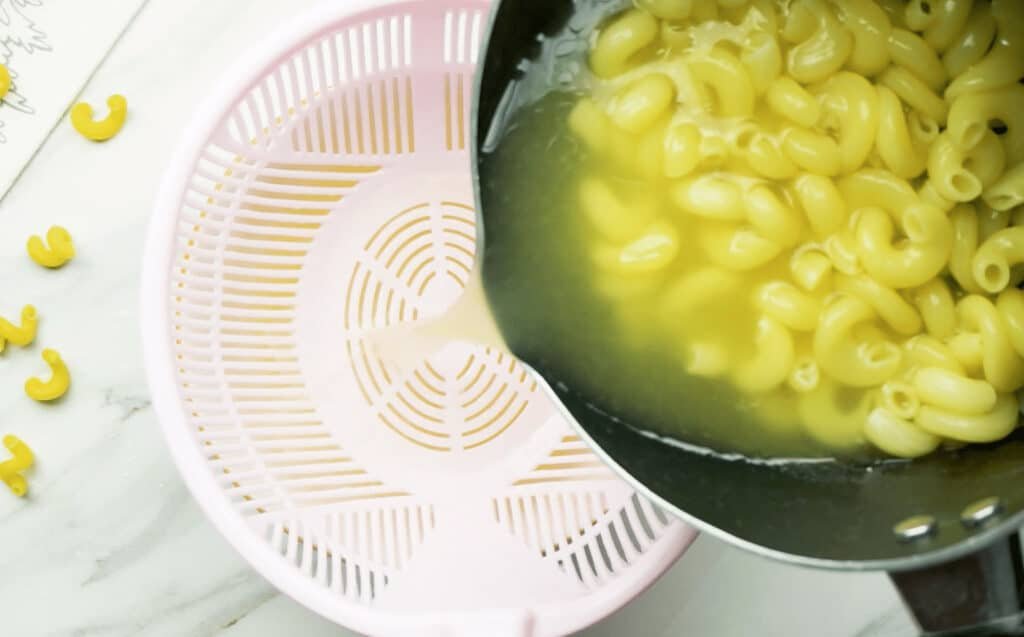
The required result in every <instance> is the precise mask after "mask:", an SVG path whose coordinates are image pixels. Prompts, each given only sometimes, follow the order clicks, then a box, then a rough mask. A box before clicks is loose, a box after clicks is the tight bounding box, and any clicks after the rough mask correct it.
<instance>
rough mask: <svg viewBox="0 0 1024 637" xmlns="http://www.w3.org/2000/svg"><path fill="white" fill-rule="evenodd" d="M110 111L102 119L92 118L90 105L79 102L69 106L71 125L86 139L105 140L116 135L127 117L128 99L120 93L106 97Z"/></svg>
mask: <svg viewBox="0 0 1024 637" xmlns="http://www.w3.org/2000/svg"><path fill="white" fill-rule="evenodd" d="M107 107H108V108H109V109H110V112H109V113H108V114H107V116H106V117H105V118H104V119H101V120H99V121H95V120H93V110H92V106H90V105H89V104H87V103H85V102H79V103H78V104H75V105H74V106H73V107H72V108H71V125H72V126H74V127H75V130H76V131H78V132H79V133H80V134H81V135H82V136H83V137H85V138H86V139H89V140H92V141H94V142H105V141H107V140H109V139H111V138H113V137H114V135H117V133H118V132H120V130H121V127H122V126H124V122H125V120H126V119H127V118H128V100H126V99H125V98H124V97H123V96H121V95H111V96H110V98H108V99H107Z"/></svg>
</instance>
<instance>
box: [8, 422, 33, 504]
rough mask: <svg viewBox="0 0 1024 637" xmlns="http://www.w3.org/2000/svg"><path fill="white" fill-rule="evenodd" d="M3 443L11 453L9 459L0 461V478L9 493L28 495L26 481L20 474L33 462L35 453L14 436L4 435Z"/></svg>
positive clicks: (19, 495) (20, 496)
mask: <svg viewBox="0 0 1024 637" xmlns="http://www.w3.org/2000/svg"><path fill="white" fill-rule="evenodd" d="M3 443H4V447H6V448H7V451H9V452H10V453H11V459H10V460H5V461H3V462H0V480H3V481H4V484H6V485H7V488H8V489H10V490H11V493H13V494H14V495H16V496H18V497H19V498H23V497H25V496H26V495H28V481H27V480H26V479H25V476H23V475H22V474H23V473H24V472H25V471H27V470H28V469H30V468H31V467H32V465H33V464H35V454H33V453H32V449H30V448H29V446H28V445H26V444H25V443H24V442H22V441H21V440H20V439H18V438H16V437H14V436H10V435H8V436H4V439H3Z"/></svg>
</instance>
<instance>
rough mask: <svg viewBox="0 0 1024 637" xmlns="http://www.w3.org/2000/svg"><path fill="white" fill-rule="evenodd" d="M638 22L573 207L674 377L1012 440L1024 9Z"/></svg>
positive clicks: (807, 414) (828, 409) (899, 440)
mask: <svg viewBox="0 0 1024 637" xmlns="http://www.w3.org/2000/svg"><path fill="white" fill-rule="evenodd" d="M636 5H637V8H635V9H632V10H629V11H627V12H625V13H623V14H621V15H620V16H618V17H616V18H614V19H613V20H612V21H611V22H610V23H609V24H607V25H606V26H604V27H603V28H602V29H601V31H600V32H599V34H598V35H597V37H596V38H595V39H594V41H593V42H594V44H593V48H592V50H591V53H590V67H591V69H592V71H593V73H594V75H595V76H596V78H595V80H594V83H593V85H592V91H591V94H590V95H588V96H586V97H583V98H581V99H580V100H579V102H578V103H577V105H576V108H575V109H574V111H573V112H572V114H571V116H570V120H569V128H570V130H571V131H572V132H573V133H574V134H575V135H576V136H577V137H578V138H580V139H581V140H582V141H583V142H584V144H585V146H586V148H588V149H589V151H590V153H591V154H592V155H593V156H594V157H595V158H596V159H597V160H598V162H599V164H598V167H597V168H596V169H595V170H594V171H593V173H592V174H590V175H589V176H587V177H585V178H584V180H583V182H582V183H581V186H580V190H579V202H580V209H581V210H582V213H583V216H584V219H585V220H586V223H587V225H588V227H589V228H590V235H591V236H589V238H588V241H589V244H590V253H591V256H592V262H593V264H594V267H595V268H596V269H597V270H598V271H600V273H601V274H600V277H608V276H615V277H618V278H616V280H617V281H620V282H621V283H622V286H621V287H624V288H630V287H634V288H635V289H637V290H640V289H643V290H644V291H645V294H647V293H650V294H652V295H654V297H655V298H659V299H660V300H658V301H657V303H658V304H659V305H658V307H659V308H660V309H659V311H658V312H655V313H654V315H657V316H658V317H660V318H659V320H660V324H661V325H662V327H663V328H664V329H665V330H666V331H667V332H668V334H669V335H670V337H671V338H676V339H678V341H679V347H678V349H679V351H681V352H685V354H684V356H683V358H684V360H685V364H684V366H683V367H684V368H685V370H686V373H689V374H692V375H698V376H703V377H707V378H714V379H716V380H715V381H714V382H720V383H730V384H732V386H733V387H734V388H735V389H736V391H738V392H739V393H740V394H741V395H743V396H744V397H745V399H746V400H749V402H750V404H751V405H752V408H753V409H754V410H755V411H757V410H758V409H759V406H763V413H764V422H765V427H766V428H771V427H773V426H776V425H777V422H776V421H777V420H778V417H779V413H782V412H779V409H778V406H779V405H784V404H787V405H792V406H793V407H792V414H793V415H794V416H793V417H795V418H799V419H800V420H801V423H802V425H803V428H804V432H805V433H806V435H807V436H808V437H810V438H811V439H814V440H817V441H819V442H820V443H821V444H823V445H826V446H829V447H833V448H839V449H848V448H854V447H858V446H862V445H865V444H870V445H873V446H874V447H875V448H877V449H878V450H880V451H881V452H883V453H886V454H890V455H894V456H899V457H905V458H912V457H917V456H922V455H926V454H928V453H931V452H933V451H935V450H936V449H938V448H940V447H942V446H943V445H949V446H956V445H959V444H962V443H972V442H991V441H994V440H998V439H1000V438H1002V437H1004V436H1006V435H1008V434H1009V433H1010V432H1011V431H1012V430H1013V429H1014V428H1015V427H1016V426H1017V421H1018V399H1017V397H1016V393H1017V392H1021V391H1022V389H1024V292H1022V291H1021V290H1019V289H1017V287H1016V286H1017V285H1018V284H1019V283H1021V281H1022V280H1024V2H1020V1H1019V0H992V1H991V2H955V1H947V2H926V1H925V0H912V1H910V2H901V1H899V0H884V1H881V2H877V1H875V0H843V1H840V0H793V1H792V2H789V3H778V2H774V1H773V0H754V1H753V2H750V1H745V0H719V1H718V2H698V1H697V0H636ZM637 180H639V183H637ZM626 183H629V184H630V185H628V186H627V185H625V184H626ZM638 193H639V194H638ZM52 243H53V241H52V240H51V244H52ZM600 277H599V278H600ZM622 277H626V278H622ZM600 280H605V279H603V278H601V279H600ZM599 293H600V292H599ZM607 297H608V300H609V302H612V303H617V302H622V303H638V302H643V300H642V299H643V298H647V297H644V296H642V295H641V296H638V295H624V294H622V293H617V294H615V295H612V294H608V295H607ZM638 299H639V300H638ZM724 303H732V304H734V305H735V307H733V308H732V310H731V311H732V312H733V313H734V314H735V315H736V316H734V317H732V318H730V319H729V320H727V321H717V322H716V320H715V319H712V318H708V317H710V316H712V315H713V316H718V317H720V316H721V315H720V314H713V312H712V310H713V309H714V308H716V307H721V306H722V304H724ZM851 397H852V398H851ZM772 423H775V424H772Z"/></svg>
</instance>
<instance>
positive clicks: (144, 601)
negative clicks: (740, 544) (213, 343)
mask: <svg viewBox="0 0 1024 637" xmlns="http://www.w3.org/2000/svg"><path fill="white" fill-rule="evenodd" d="M317 1H318V0H290V1H289V2H279V1H277V0H149V3H148V6H147V7H146V8H144V9H143V11H142V12H141V14H140V15H139V17H138V18H137V20H136V21H135V23H134V24H133V25H132V26H131V27H130V28H129V30H128V31H127V33H126V35H125V36H124V38H123V39H122V40H121V41H120V43H119V44H118V45H117V46H116V47H115V49H114V50H113V52H112V54H111V55H110V56H109V58H108V59H107V60H106V61H105V62H104V64H103V65H102V66H101V67H100V68H99V70H98V71H97V73H96V74H95V75H94V77H93V78H92V80H91V81H90V83H89V84H88V86H87V88H86V90H85V93H84V95H83V97H84V98H85V99H88V100H93V101H97V102H101V103H102V101H103V100H105V98H106V96H107V95H108V94H110V93H113V92H121V93H123V94H125V95H126V96H128V97H129V100H130V102H131V119H130V121H129V123H128V124H127V126H126V128H125V130H124V131H123V132H122V134H121V135H120V136H119V137H118V138H116V139H115V140H114V141H113V142H111V143H109V144H106V145H102V146H96V145H92V144H90V143H88V142H85V141H84V140H83V139H82V138H80V137H79V136H78V135H77V134H76V133H75V132H74V131H73V130H72V129H71V127H70V125H68V124H67V122H66V121H64V122H62V123H61V124H60V125H58V126H57V127H56V129H55V130H54V131H53V133H52V135H51V136H50V138H49V139H48V141H47V142H46V144H45V145H44V146H43V147H42V148H41V149H40V151H39V152H38V154H37V155H36V157H35V159H34V160H33V162H32V163H31V164H30V165H29V166H28V168H27V169H26V171H25V172H24V174H23V175H22V177H21V179H20V180H19V181H18V182H17V183H16V185H15V186H14V188H13V189H12V190H11V191H10V193H9V194H8V195H7V197H6V198H5V199H3V201H2V202H0V218H2V221H3V231H2V232H0V291H2V292H0V315H4V316H11V315H16V314H17V312H18V310H19V309H20V307H21V306H22V305H23V304H25V303H34V304H35V305H36V306H37V307H38V308H39V310H40V313H41V315H42V317H43V323H42V327H41V332H40V338H39V340H38V342H37V345H36V346H34V347H32V348H30V349H28V350H19V349H17V348H9V351H8V352H6V353H5V354H4V355H3V356H2V358H0V413H2V414H3V415H2V416H0V434H3V433H15V434H17V435H19V436H21V437H22V438H23V439H24V440H26V441H27V442H28V443H29V444H30V445H31V446H32V447H33V448H34V449H35V451H36V452H37V454H38V458H39V464H38V468H37V470H36V471H35V473H34V474H33V476H32V479H31V489H32V492H31V497H30V498H29V499H27V500H24V501H22V500H18V499H16V498H14V497H13V496H10V495H9V494H8V493H6V492H0V573H2V576H0V632H3V633H4V634H5V635H13V636H18V637H32V636H35V635H54V636H56V635H69V636H70V635H75V636H81V637H86V636H89V637H115V636H122V635H152V636H157V635H167V636H173V637H180V636H192V635H220V636H224V637H263V636H271V635H283V634H299V635H305V636H308V637H316V636H320V635H323V636H327V635H346V634H349V633H347V632H346V631H344V630H342V629H339V628H337V627H336V626H334V625H333V624H330V623H328V622H327V621H325V620H323V619H321V618H319V617H318V616H316V615H314V614H313V613H311V612H309V611H307V610H305V609H304V608H302V607H301V606H300V605H298V604H296V603H295V602H293V601H291V600H290V599H287V598H284V597H282V596H281V595H278V594H277V593H276V592H275V591H274V590H273V589H272V588H271V587H270V586H269V585H268V584H267V583H266V582H264V581H263V580H262V579H261V578H260V577H259V576H258V575H256V574H255V573H254V572H253V571H252V570H250V569H249V568H248V567H247V565H246V564H245V563H244V562H243V561H242V560H241V558H239V557H238V555H236V554H235V553H234V551H233V550H232V549H231V548H230V547H229V546H228V544H227V543H226V542H225V541H224V540H222V539H221V538H220V536H219V535H218V534H217V532H216V531H215V530H214V529H213V527H212V526H211V525H210V524H209V523H207V522H206V521H205V519H204V518H203V516H202V515H201V514H200V512H199V510H198V508H197V507H196V505H195V504H194V503H193V501H192V499H191V498H190V496H189V494H188V493H187V492H186V490H185V487H184V485H183V484H182V482H181V480H180V479H179V478H178V476H177V474H176V472H175V470H174V468H173V466H172V464H171V461H170V458H169V456H168V454H167V452H166V451H165V449H164V445H163V439H162V438H161V436H160V433H159V430H158V426H157V423H156V419H155V416H154V414H153V411H152V410H151V409H150V406H149V399H148V397H147V391H146V387H145V381H144V378H143V372H142V361H141V351H140V342H139V341H140V337H139V326H138V310H137V297H138V289H137V288H138V279H139V263H140V258H141V252H142V237H143V233H144V229H145V226H146V223H147V219H148V217H149V212H150V209H151V205H152V201H153V197H154V193H155V190H156V187H157V184H158V182H159V179H160V177H161V174H162V171H163V169H164V166H165V164H166V163H167V161H168V158H169V155H170V153H171V151H172V148H173V147H174V146H175V144H176V142H177V139H178V136H179V131H181V130H182V128H183V127H184V126H185V123H186V122H187V120H188V118H189V117H190V115H191V111H192V109H193V104H194V103H195V102H196V100H197V99H199V98H200V97H202V96H203V94H204V91H205V90H206V89H208V88H209V87H210V86H212V85H213V83H214V82H216V81H217V78H218V76H219V74H220V73H221V72H222V70H223V69H224V67H225V65H226V64H228V63H229V62H231V61H232V60H234V59H235V58H236V57H237V56H239V55H240V54H242V53H243V52H244V51H245V50H246V48H247V47H248V46H249V45H250V44H251V43H252V42H253V41H256V40H258V39H259V38H260V37H261V36H262V35H264V34H266V33H267V32H268V31H270V30H272V29H273V28H274V27H275V26H276V25H278V24H279V23H280V22H281V21H282V20H285V19H287V18H289V17H290V16H291V15H293V14H295V13H296V12H299V11H301V10H302V9H303V8H304V7H306V6H310V5H312V4H314V3H315V2H317ZM336 1H338V2H343V1H344V0H336ZM2 7H3V2H2V1H0V10H2ZM95 19H96V20H102V19H103V17H102V16H101V15H96V16H95ZM81 28H83V29H88V28H89V25H88V24H82V25H81ZM52 223H61V224H64V225H66V226H67V227H68V228H70V229H71V230H72V231H73V234H74V236H75V240H76V243H77V244H78V246H79V253H80V256H79V258H78V259H77V260H76V261H75V262H74V264H73V266H72V267H69V268H67V269H65V270H63V271H59V272H44V271H42V270H41V269H39V268H38V267H36V266H34V265H33V264H31V263H30V262H29V261H28V259H27V258H26V256H25V254H24V241H25V239H26V237H28V236H29V235H31V234H35V233H39V232H41V231H43V230H45V228H46V227H48V226H49V225H50V224H52ZM43 346H52V347H55V348H58V349H59V350H60V351H61V352H62V353H63V354H64V356H65V358H66V359H67V360H68V362H69V364H70V365H71V366H72V369H73V373H74V387H73V391H72V393H71V394H70V395H69V396H68V398H67V399H66V400H65V401H64V402H63V404H60V405H57V406H50V407H47V406H40V405H36V404H34V403H32V401H30V400H28V399H27V398H26V397H25V396H24V393H23V392H22V389H21V386H22V384H23V383H24V380H25V378H27V377H29V376H31V375H35V374H37V373H42V372H44V371H45V370H44V369H43V368H42V366H43V363H42V361H41V359H40V358H39V351H40V348H41V347H43ZM912 632H913V631H912V629H911V626H910V623H909V620H907V619H906V618H905V616H904V615H903V612H902V609H901V607H900V605H899V601H898V599H897V598H896V595H895V593H894V591H893V589H892V587H891V586H890V585H889V584H888V582H887V581H886V579H885V577H884V576H882V575H877V574H862V575H854V574H837V573H824V572H814V571H806V570H800V569H795V568H789V567H785V566H781V565H777V564H774V563H770V562H767V561H764V560H762V559H759V558H756V557H753V556H750V555H747V554H745V553H742V552H740V551H738V550H736V549H733V548H730V547H727V546H725V545H723V544H721V543H720V542H718V541H716V540H713V539H711V538H701V539H700V540H698V541H697V543H696V544H695V545H694V547H693V548H692V549H691V550H690V552H689V553H688V554H687V555H686V556H685V557H684V558H683V559H682V560H681V561H680V562H679V563H678V564H677V565H676V566H675V567H674V568H673V569H672V570H671V571H670V572H669V573H668V574H667V575H666V576H665V578H664V579H663V580H662V581H661V582H660V583H659V584H657V585H656V586H655V587H654V588H653V589H652V590H651V591H649V592H648V593H647V594H646V595H645V596H644V597H642V598H641V599H640V600H638V601H637V602H635V603H634V604H633V605H632V606H630V607H629V608H627V609H626V610H624V611H622V612H620V613H618V614H617V615H615V616H614V617H612V618H611V619H610V620H608V621H606V622H604V623H603V624H602V625H600V626H597V627H595V628H593V629H592V630H590V631H588V632H587V633H586V634H587V635H591V636H595V637H596V636H598V635H601V636H609V637H611V636H617V635H651V636H668V635H697V636H703V635H715V636H722V637H730V636H734V635H735V636H745V635H786V636H803V635H808V636H814V637H833V636H834V637H852V636H854V635H863V636H880V637H887V636H897V635H899V636H903V635H910V634H912Z"/></svg>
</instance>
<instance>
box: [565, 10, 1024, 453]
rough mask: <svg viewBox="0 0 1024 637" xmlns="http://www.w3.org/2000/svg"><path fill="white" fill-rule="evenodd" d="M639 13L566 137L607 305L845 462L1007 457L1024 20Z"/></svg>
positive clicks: (601, 53)
mask: <svg viewBox="0 0 1024 637" xmlns="http://www.w3.org/2000/svg"><path fill="white" fill-rule="evenodd" d="M636 4H637V7H636V8H635V9H632V10H629V11H627V12H625V13H623V14H621V15H619V16H617V17H615V18H614V19H612V20H611V21H610V22H609V23H608V24H607V25H605V26H604V27H603V28H602V29H601V30H600V32H599V33H598V34H597V35H596V37H595V38H594V41H593V48H592V51H591V55H590V64H591V68H592V70H593V72H594V75H595V76H596V78H595V80H594V83H593V85H592V86H593V88H592V91H591V92H590V94H589V95H587V96H585V97H583V98H582V99H580V101H579V103H578V104H577V106H576V108H575V110H574V111H573V113H572V115H571V116H570V122H569V126H570V129H571V130H572V131H573V132H574V134H575V135H576V136H577V137H579V138H580V139H581V140H582V141H583V142H584V144H585V145H586V146H587V147H588V148H589V149H590V151H591V152H592V154H593V155H594V157H595V158H597V160H598V165H599V166H600V167H599V168H598V169H595V170H593V171H591V174H589V175H587V176H586V177H585V178H584V179H583V181H582V183H580V185H579V197H580V199H579V200H580V204H581V210H582V212H583V214H584V215H585V219H586V220H587V223H588V224H589V228H590V234H589V237H588V239H587V240H588V241H589V242H590V254H591V256H592V260H593V264H594V272H595V287H596V289H597V290H598V291H599V292H600V293H603V294H604V295H605V296H606V297H607V299H608V301H609V302H611V303H621V304H622V305H623V306H624V307H625V306H635V305H636V304H638V303H649V304H650V306H651V307H653V308H656V309H655V311H654V312H652V315H654V316H656V317H657V320H658V322H659V329H661V330H663V331H664V332H665V333H667V334H669V335H670V337H671V339H672V340H674V341H675V343H676V346H677V347H678V350H679V352H680V358H681V361H682V365H683V368H684V369H686V370H687V372H688V373H690V374H694V375H699V376H705V377H710V378H718V379H721V380H722V382H728V383H731V384H732V385H733V386H734V387H735V388H736V389H737V390H738V391H739V392H741V393H742V394H744V395H745V396H747V397H749V398H750V401H751V404H752V406H753V408H754V409H755V410H761V413H763V415H764V420H765V422H766V423H767V422H768V421H769V420H772V419H778V418H779V414H780V410H781V413H783V414H784V415H785V417H789V418H792V419H793V420H794V421H795V420H800V421H802V424H803V426H804V429H805V431H806V432H807V434H808V435H809V436H811V437H813V438H815V439H817V440H819V441H820V442H822V443H823V444H825V445H827V446H830V447H834V448H849V447H856V446H859V445H863V444H866V443H871V444H873V445H874V446H876V447H877V448H878V449H880V450H881V451H883V452H886V453H889V454H892V455H895V456H901V457H916V456H921V455H925V454H928V453H931V452H932V451H934V450H935V449H937V448H939V447H940V446H942V445H943V444H944V443H948V444H953V445H955V444H960V443H965V442H968V443H969V442H989V441H994V440H998V439H1000V438H1002V437H1004V436H1006V435H1007V434H1009V433H1010V432H1011V431H1012V430H1013V429H1014V428H1015V427H1016V426H1017V422H1018V398H1017V396H1016V393H1017V392H1019V391H1020V390H1021V388H1022V386H1024V292H1021V291H1020V290H1019V289H1017V285H1018V284H1020V283H1021V282H1022V281H1024V225H1021V223H1022V222H1024V207H1022V206H1024V84H1022V83H1021V82H1024V2H1020V1H1019V0H992V2H969V1H965V2H930V3H929V2H924V1H923V0H912V1H911V2H896V1H887V2H881V3H879V2H874V1H873V0H842V1H840V0H793V1H792V2H776V1H775V0H728V1H727V0H718V1H717V2H712V1H700V2H698V1H696V0H694V1H691V0H637V1H636ZM722 304H732V305H734V306H735V308H736V309H735V311H734V312H733V313H732V314H733V315H735V318H730V319H729V320H725V321H723V320H721V314H720V313H718V314H715V315H714V318H710V316H711V313H710V312H707V311H706V310H707V308H710V307H712V306H716V305H717V306H721V305H722ZM635 327H636V326H635V325H632V326H630V325H626V324H623V329H624V330H626V329H635ZM851 392H852V393H851ZM844 393H845V398H844ZM851 396H852V398H851Z"/></svg>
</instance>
